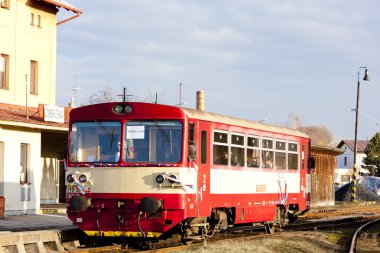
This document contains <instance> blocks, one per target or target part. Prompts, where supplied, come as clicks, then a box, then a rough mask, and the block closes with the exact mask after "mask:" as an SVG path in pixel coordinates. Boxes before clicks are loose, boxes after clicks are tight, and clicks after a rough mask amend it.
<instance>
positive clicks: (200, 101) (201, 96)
mask: <svg viewBox="0 0 380 253" xmlns="http://www.w3.org/2000/svg"><path fill="white" fill-rule="evenodd" d="M197 110H200V111H204V110H205V91H204V90H202V89H201V90H197Z"/></svg>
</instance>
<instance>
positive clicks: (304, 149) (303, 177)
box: [299, 140, 310, 209]
mask: <svg viewBox="0 0 380 253" xmlns="http://www.w3.org/2000/svg"><path fill="white" fill-rule="evenodd" d="M300 149H301V169H300V195H301V196H300V198H301V199H302V200H303V201H302V202H301V203H302V204H303V205H305V206H300V207H299V208H300V209H307V207H306V201H307V198H308V197H309V193H308V188H309V185H308V184H309V183H310V182H308V179H309V177H308V173H309V169H308V167H309V163H308V161H309V143H308V142H307V141H306V140H301V147H300Z"/></svg>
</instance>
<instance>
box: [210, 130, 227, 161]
mask: <svg viewBox="0 0 380 253" xmlns="http://www.w3.org/2000/svg"><path fill="white" fill-rule="evenodd" d="M213 162H214V164H216V165H228V133H227V132H220V131H215V132H214V144H213Z"/></svg>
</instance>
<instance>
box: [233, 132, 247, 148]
mask: <svg viewBox="0 0 380 253" xmlns="http://www.w3.org/2000/svg"><path fill="white" fill-rule="evenodd" d="M231 144H234V145H241V146H244V136H241V135H235V134H233V135H231Z"/></svg>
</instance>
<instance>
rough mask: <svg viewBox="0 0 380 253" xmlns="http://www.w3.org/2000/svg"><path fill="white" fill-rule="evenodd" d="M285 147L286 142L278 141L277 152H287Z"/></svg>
mask: <svg viewBox="0 0 380 253" xmlns="http://www.w3.org/2000/svg"><path fill="white" fill-rule="evenodd" d="M285 147H286V146H285V142H284V141H276V150H285Z"/></svg>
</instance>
